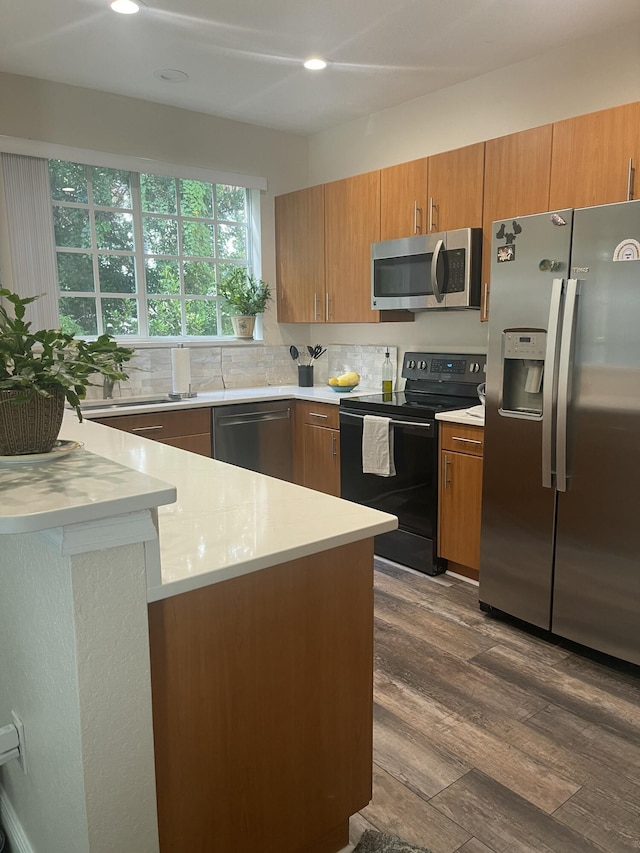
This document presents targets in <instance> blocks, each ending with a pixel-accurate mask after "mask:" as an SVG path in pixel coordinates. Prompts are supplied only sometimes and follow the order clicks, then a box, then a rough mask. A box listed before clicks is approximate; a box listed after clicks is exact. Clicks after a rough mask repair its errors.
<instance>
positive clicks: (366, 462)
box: [362, 415, 396, 477]
mask: <svg viewBox="0 0 640 853" xmlns="http://www.w3.org/2000/svg"><path fill="white" fill-rule="evenodd" d="M363 421H364V423H363V427H362V472H363V474H376V475H377V476H378V477H395V475H396V466H395V463H394V459H393V427H392V425H391V418H382V417H379V416H378V415H365V416H364V419H363Z"/></svg>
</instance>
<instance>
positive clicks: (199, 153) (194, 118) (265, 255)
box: [0, 73, 308, 344]
mask: <svg viewBox="0 0 640 853" xmlns="http://www.w3.org/2000/svg"><path fill="white" fill-rule="evenodd" d="M0 135H5V136H15V137H18V138H26V139H36V140H41V141H44V142H53V143H58V144H60V145H68V146H73V147H78V148H88V149H91V150H94V151H107V152H109V153H114V154H125V155H132V156H137V157H148V158H150V159H152V160H162V161H166V162H170V163H171V162H174V163H180V164H185V165H189V166H200V167H203V168H207V169H212V170H217V171H222V172H239V173H243V174H248V175H259V176H261V177H264V178H266V179H267V183H268V189H267V191H266V192H265V193H262V197H261V219H262V233H263V245H262V276H263V278H264V279H265V280H266V281H269V282H273V283H274V284H275V237H274V213H273V198H274V196H275V195H278V194H280V193H285V192H289V191H290V190H293V189H298V188H299V187H301V186H304V185H305V184H306V183H307V176H308V171H307V170H308V161H307V150H308V149H307V139H306V137H304V136H299V135H296V134H292V133H284V132H280V131H276V130H271V129H269V128H263V127H257V126H255V125H250V124H244V123H242V122H237V121H230V120H228V119H222V118H217V117H214V116H208V115H205V114H203V113H197V112H193V111H191V110H181V109H177V108H176V107H168V106H164V105H162V104H156V103H151V102H150V101H141V100H137V99H135V98H126V97H123V96H121V95H108V94H104V93H101V92H94V91H91V90H90V89H82V88H79V87H77V86H66V85H62V84H59V83H48V82H46V81H44V80H37V79H35V78H31V77H20V76H16V75H12V74H2V73H0ZM264 335H265V340H266V341H267V342H268V343H271V344H278V343H281V342H282V341H281V337H280V331H279V328H278V325H277V323H276V322H275V302H274V303H273V304H272V306H271V308H270V311H269V312H267V315H266V317H265V323H264Z"/></svg>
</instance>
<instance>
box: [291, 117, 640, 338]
mask: <svg viewBox="0 0 640 853" xmlns="http://www.w3.org/2000/svg"><path fill="white" fill-rule="evenodd" d="M639 162H640V102H638V103H633V104H627V105H626V106H622V107H614V108H612V109H607V110H602V111H600V112H596V113H590V114H589V115H584V116H578V118H572V119H567V120H566V121H559V122H556V123H555V124H546V125H543V126H541V127H535V128H533V129H532V130H524V131H521V132H520V133H512V134H510V135H508V136H502V137H499V138H498V139H490V140H489V141H487V142H480V143H477V144H475V145H468V146H466V147H465V148H458V149H456V150H454V151H445V152H444V153H442V154H435V155H433V156H431V157H423V158H422V159H419V160H412V161H410V162H408V163H400V164H399V165H397V166H390V167H388V168H385V169H380V170H379V171H375V172H368V173H366V174H364V175H356V176H355V177H353V178H345V179H344V180H341V181H333V182H332V183H329V184H325V185H324V186H317V187H311V188H310V189H307V190H301V191H300V192H297V193H289V194H288V195H285V196H279V197H277V198H276V268H277V282H278V288H277V289H278V294H277V297H278V319H279V320H280V321H281V322H284V323H295V322H301V323H313V322H317V323H327V322H329V323H361V322H369V323H371V322H379V321H380V320H399V319H403V320H412V319H414V315H413V314H409V313H408V312H402V314H395V316H394V312H388V311H387V312H379V311H372V310H371V308H370V307H369V306H370V265H371V260H370V259H371V243H374V242H376V241H378V240H394V239H397V238H400V237H411V236H413V235H414V234H428V233H430V232H438V231H450V230H453V229H456V228H474V227H482V229H483V246H482V251H483V261H482V281H483V296H482V306H481V313H480V318H481V319H482V320H486V319H487V313H488V306H489V288H490V280H489V276H490V272H491V241H492V236H493V235H492V223H493V222H494V221H496V220H498V219H503V218H509V219H512V218H514V217H518V216H527V215H529V214H532V213H542V212H543V211H546V210H561V209H563V208H568V207H589V206H591V205H597V204H611V203H614V202H618V201H625V200H627V199H632V198H634V189H635V188H634V177H635V169H636V166H637V164H638V163H639ZM636 195H637V196H638V197H640V187H639V188H638V192H637V193H636Z"/></svg>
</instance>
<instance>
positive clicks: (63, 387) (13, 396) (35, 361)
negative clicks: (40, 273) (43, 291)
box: [0, 289, 133, 456]
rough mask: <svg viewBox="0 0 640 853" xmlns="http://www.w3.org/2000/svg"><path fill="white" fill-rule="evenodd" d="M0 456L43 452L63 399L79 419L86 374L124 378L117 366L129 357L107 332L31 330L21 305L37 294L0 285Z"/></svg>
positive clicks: (50, 444) (50, 445) (53, 432)
mask: <svg viewBox="0 0 640 853" xmlns="http://www.w3.org/2000/svg"><path fill="white" fill-rule="evenodd" d="M0 297H2V298H3V299H5V300H6V301H7V302H8V303H9V305H10V306H11V307H12V309H13V312H12V313H13V316H11V315H10V313H9V311H8V310H7V308H5V307H4V305H2V304H1V303H0V455H1V456H16V455H22V454H28V453H48V452H49V451H50V450H51V449H52V448H53V446H54V444H55V442H56V439H57V438H58V434H59V432H60V428H61V426H62V416H63V412H64V401H65V399H66V400H67V401H68V402H69V403H70V405H71V406H72V407H73V408H74V409H75V410H76V413H77V415H78V418H79V420H82V412H81V411H80V402H81V401H82V400H83V399H84V398H85V397H86V394H87V387H88V386H89V385H92V384H94V383H92V382H91V377H92V376H93V375H95V374H101V375H102V376H106V377H107V378H108V379H111V380H113V381H114V382H119V381H121V380H123V379H127V378H128V376H127V374H126V373H124V371H123V369H122V365H123V363H124V362H126V361H129V359H131V357H132V356H133V350H132V349H130V348H129V347H122V346H119V345H118V344H117V343H116V342H115V341H114V340H113V338H112V337H111V335H100V337H98V338H97V339H96V340H95V341H91V342H88V341H85V340H83V339H82V338H76V337H74V336H73V335H68V334H65V333H64V332H61V331H60V330H59V329H43V330H40V331H38V332H32V331H31V323H28V322H25V320H24V315H25V308H26V306H27V305H28V304H29V303H30V302H33V301H34V300H35V299H37V298H38V297H37V296H31V297H26V298H24V299H23V298H21V297H20V296H18V295H17V294H16V293H12V292H11V291H10V290H5V289H0Z"/></svg>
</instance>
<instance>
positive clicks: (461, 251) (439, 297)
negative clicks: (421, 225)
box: [371, 228, 482, 311]
mask: <svg viewBox="0 0 640 853" xmlns="http://www.w3.org/2000/svg"><path fill="white" fill-rule="evenodd" d="M481 267H482V229H481V228H459V229H457V230H456V231H443V232H441V233H439V234H420V235H418V236H415V237H403V238H401V239H399V240H385V241H384V242H382V243H372V244H371V307H372V308H374V309H376V310H378V311H384V310H396V309H398V308H404V309H407V310H409V311H427V310H430V309H431V308H479V307H480V289H481V277H482V269H481Z"/></svg>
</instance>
